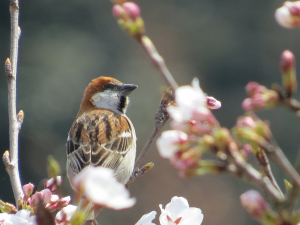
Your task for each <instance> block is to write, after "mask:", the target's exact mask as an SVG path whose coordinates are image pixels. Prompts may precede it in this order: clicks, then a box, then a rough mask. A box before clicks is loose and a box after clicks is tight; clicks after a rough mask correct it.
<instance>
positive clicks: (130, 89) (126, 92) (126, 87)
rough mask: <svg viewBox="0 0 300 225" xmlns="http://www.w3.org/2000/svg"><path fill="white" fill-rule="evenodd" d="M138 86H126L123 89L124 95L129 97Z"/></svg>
mask: <svg viewBox="0 0 300 225" xmlns="http://www.w3.org/2000/svg"><path fill="white" fill-rule="evenodd" d="M137 87H138V86H137V85H134V84H124V85H123V86H122V87H121V92H122V94H123V95H125V96H128V95H129V94H130V93H131V92H132V91H133V90H134V89H136V88H137Z"/></svg>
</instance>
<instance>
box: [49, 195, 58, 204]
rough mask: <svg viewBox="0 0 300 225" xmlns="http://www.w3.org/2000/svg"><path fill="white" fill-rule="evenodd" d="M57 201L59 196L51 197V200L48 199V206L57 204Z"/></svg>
mask: <svg viewBox="0 0 300 225" xmlns="http://www.w3.org/2000/svg"><path fill="white" fill-rule="evenodd" d="M58 200H59V196H58V195H51V198H50V202H49V203H50V204H54V203H56V202H58Z"/></svg>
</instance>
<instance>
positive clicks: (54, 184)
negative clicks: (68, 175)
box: [44, 176, 62, 193]
mask: <svg viewBox="0 0 300 225" xmlns="http://www.w3.org/2000/svg"><path fill="white" fill-rule="evenodd" d="M61 183H62V178H61V176H57V177H56V178H54V177H53V178H51V179H50V180H47V181H46V183H45V185H44V188H45V189H49V190H50V191H51V192H52V193H55V192H56V191H57V189H58V187H59V186H61Z"/></svg>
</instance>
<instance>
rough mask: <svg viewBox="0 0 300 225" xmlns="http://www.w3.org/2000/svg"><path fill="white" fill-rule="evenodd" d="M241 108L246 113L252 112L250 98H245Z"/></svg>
mask: <svg viewBox="0 0 300 225" xmlns="http://www.w3.org/2000/svg"><path fill="white" fill-rule="evenodd" d="M242 107H243V109H244V110H246V111H250V110H252V108H253V107H252V101H251V98H246V99H244V101H243V103H242Z"/></svg>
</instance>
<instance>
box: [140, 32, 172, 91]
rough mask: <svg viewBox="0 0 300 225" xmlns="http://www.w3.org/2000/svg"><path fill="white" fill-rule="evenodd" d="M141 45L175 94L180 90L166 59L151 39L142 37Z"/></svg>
mask: <svg viewBox="0 0 300 225" xmlns="http://www.w3.org/2000/svg"><path fill="white" fill-rule="evenodd" d="M140 43H141V44H142V46H143V47H144V49H145V50H146V52H147V53H148V55H149V56H150V57H151V59H152V61H153V62H154V63H155V65H156V66H157V67H158V69H159V70H160V72H161V74H162V76H163V77H164V79H165V80H166V82H167V83H168V84H169V85H170V86H171V88H172V90H173V92H175V90H176V89H177V88H178V84H177V83H176V81H175V80H174V78H173V76H172V74H171V73H170V71H169V70H168V68H167V66H166V64H165V60H164V58H163V57H162V56H161V55H160V54H159V53H158V51H157V50H156V48H155V46H154V44H153V43H152V41H151V40H150V38H149V37H147V36H146V35H144V36H142V37H141V39H140Z"/></svg>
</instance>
